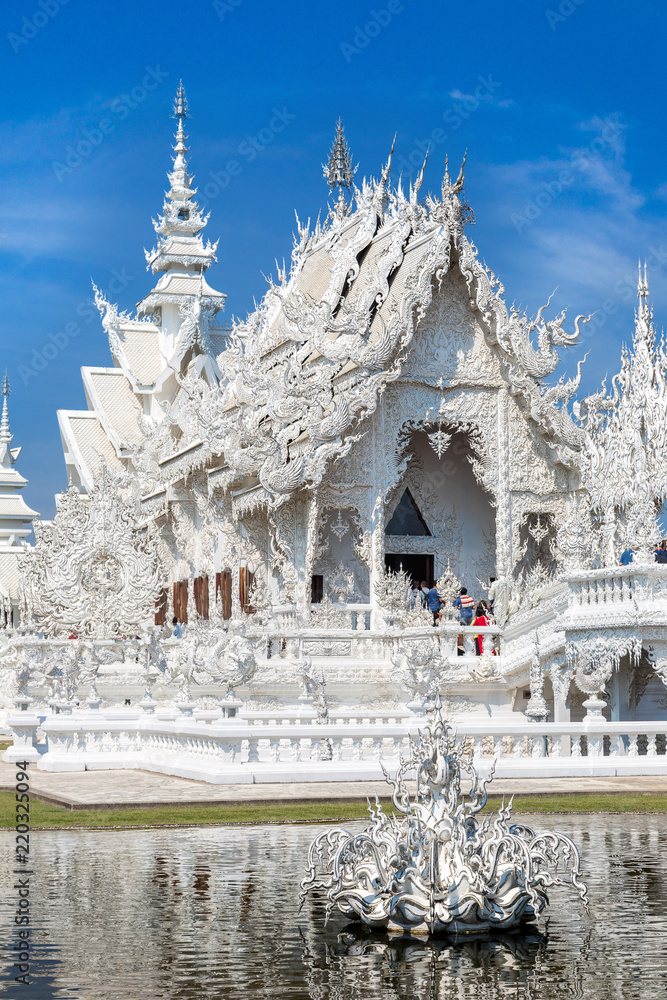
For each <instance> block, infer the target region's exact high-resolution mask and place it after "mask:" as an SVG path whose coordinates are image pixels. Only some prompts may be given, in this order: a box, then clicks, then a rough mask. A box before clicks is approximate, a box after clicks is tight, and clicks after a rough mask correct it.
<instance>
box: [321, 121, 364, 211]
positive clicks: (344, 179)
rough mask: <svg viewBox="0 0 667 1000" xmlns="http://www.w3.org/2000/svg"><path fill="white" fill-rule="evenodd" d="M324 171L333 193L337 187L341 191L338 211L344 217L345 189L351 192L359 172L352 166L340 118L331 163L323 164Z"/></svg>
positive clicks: (330, 155)
mask: <svg viewBox="0 0 667 1000" xmlns="http://www.w3.org/2000/svg"><path fill="white" fill-rule="evenodd" d="M322 170H323V171H324V178H325V180H326V181H327V182H328V184H329V189H330V190H331V191H333V189H334V188H335V187H338V189H339V190H338V208H337V211H338V214H339V215H344V214H345V195H344V194H343V189H344V188H346V189H347V190H348V191H349V190H350V188H351V187H352V179H353V177H354V175H355V174H356V172H357V167H353V166H352V153H351V152H350V147H349V146H348V144H347V139H346V138H345V133H344V131H343V121H342V119H341V118H340V117H339V119H338V122H337V124H336V138H335V139H334V143H333V146H332V147H331V152H330V153H329V161H328V163H326V164H324V163H323V164H322Z"/></svg>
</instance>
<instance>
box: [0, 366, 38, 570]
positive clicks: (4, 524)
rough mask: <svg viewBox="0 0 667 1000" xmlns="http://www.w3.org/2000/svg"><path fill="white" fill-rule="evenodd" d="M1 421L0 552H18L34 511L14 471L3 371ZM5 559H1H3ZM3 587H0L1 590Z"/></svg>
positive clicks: (14, 451)
mask: <svg viewBox="0 0 667 1000" xmlns="http://www.w3.org/2000/svg"><path fill="white" fill-rule="evenodd" d="M2 396H3V400H2V419H1V420H0V552H6V551H8V550H15V549H18V550H19V551H20V549H21V544H22V542H23V539H24V538H26V537H27V536H28V535H29V534H30V532H31V531H32V519H33V517H37V516H38V514H37V511H34V510H31V508H30V507H28V505H27V504H26V502H25V500H24V499H23V497H21V496H19V492H18V491H19V490H22V489H23V487H24V486H25V485H26V483H27V480H26V479H24V478H23V476H22V475H20V473H19V472H18V471H17V469H16V465H15V463H16V459H17V458H18V457H19V455H20V454H21V449H20V448H11V447H10V445H11V443H12V432H11V431H10V429H9V403H8V398H9V378H8V376H7V372H6V371H5V377H4V378H3V380H2ZM3 558H4V557H3ZM1 586H2V584H1V583H0V587H1Z"/></svg>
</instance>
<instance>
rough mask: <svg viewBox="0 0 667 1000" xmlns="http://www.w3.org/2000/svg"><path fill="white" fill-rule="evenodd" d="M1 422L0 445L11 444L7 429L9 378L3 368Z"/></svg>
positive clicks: (9, 433) (10, 436) (9, 432)
mask: <svg viewBox="0 0 667 1000" xmlns="http://www.w3.org/2000/svg"><path fill="white" fill-rule="evenodd" d="M2 397H3V399H2V420H1V421H0V444H4V445H10V444H11V443H12V434H11V431H10V429H9V405H8V403H7V400H8V397H9V377H8V375H7V369H6V368H5V377H4V378H3V380H2Z"/></svg>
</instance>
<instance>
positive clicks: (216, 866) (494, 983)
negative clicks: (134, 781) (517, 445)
mask: <svg viewBox="0 0 667 1000" xmlns="http://www.w3.org/2000/svg"><path fill="white" fill-rule="evenodd" d="M521 818H522V819H523V818H525V819H526V821H527V822H530V823H531V825H533V826H534V827H535V828H536V829H538V830H539V829H540V828H541V827H544V828H546V827H548V828H551V829H555V830H559V831H561V832H562V833H565V834H567V835H568V836H570V837H572V838H573V840H574V841H575V843H577V844H578V845H579V847H580V850H581V855H582V864H583V868H584V872H585V875H586V878H587V880H588V885H589V894H590V897H591V912H590V916H587V915H586V913H585V911H584V910H583V909H582V908H581V907H580V906H579V903H578V901H577V900H576V898H575V896H574V895H572V894H570V893H567V892H566V891H565V890H554V891H553V892H552V895H551V906H550V907H549V909H548V911H547V912H548V914H549V917H548V920H546V919H544V918H542V919H541V920H540V923H539V926H538V928H536V929H535V930H534V931H532V932H530V933H528V934H524V935H516V936H514V935H511V936H506V937H502V938H501V937H499V938H495V939H493V940H482V941H471V942H469V943H464V944H453V943H451V942H447V941H442V942H438V943H435V944H429V943H423V942H419V941H410V940H407V941H406V939H404V938H393V939H392V938H389V937H387V936H386V935H383V934H372V933H363V932H362V931H361V929H360V927H359V926H358V925H354V924H350V923H349V922H348V921H347V920H346V919H345V918H343V917H342V916H341V915H337V916H335V917H334V918H333V919H332V920H331V921H330V923H329V926H328V927H327V928H326V929H325V928H324V927H323V920H324V903H323V900H322V899H317V898H315V899H313V900H309V901H307V903H306V904H305V906H304V909H303V910H302V911H301V913H299V912H298V890H299V882H300V879H301V876H302V874H303V871H304V868H305V861H306V856H307V851H308V845H309V843H310V841H311V840H312V839H313V837H314V836H315V835H316V833H317V832H320V831H321V829H322V828H321V827H312V826H296V827H295V826H277V827H244V828H238V829H233V828H229V827H221V828H208V829H188V830H146V831H134V832H132V831H122V832H120V831H119V832H111V831H95V832H62V833H61V832H47V831H44V832H37V833H34V834H33V839H32V846H33V851H34V854H33V859H32V861H33V866H32V870H33V872H34V874H33V876H32V880H31V881H32V906H33V918H34V924H33V926H34V944H35V952H34V956H33V964H32V970H33V976H32V984H31V986H30V988H28V989H26V988H25V987H24V986H21V985H18V984H16V983H14V982H13V981H12V977H13V975H14V974H15V973H14V971H13V970H12V969H11V966H10V964H9V962H10V961H11V960H9V961H8V960H7V957H6V956H7V954H8V952H7V950H6V948H3V952H2V963H3V979H2V984H1V985H0V997H3V998H5V997H7V998H11V1000H14V998H15V997H26V1000H47V998H52V997H53V998H56V997H57V998H67V1000H70V998H81V1000H158V998H170V1000H171V998H179V1000H180V998H182V1000H213V998H224V1000H227V998H230V1000H232V998H233V1000H247V998H255V997H258V998H264V997H266V998H268V997H272V998H273V997H279V998H281V1000H282V998H293V1000H297V998H299V1000H301V998H303V1000H306V998H311V1000H364V998H369V1000H370V998H400V1000H411V998H422V997H423V998H434V1000H435V998H450V997H451V998H456V1000H463V998H466V1000H467V998H471V1000H472V998H475V1000H487V998H496V997H499V998H500V997H502V998H519V1000H528V998H540V1000H551V998H559V1000H562V998H566V997H582V998H584V997H585V998H586V1000H592V998H596V1000H597V998H600V1000H607V998H614V1000H621V998H622V1000H634V998H637V1000H652V998H657V997H660V998H661V1000H662V998H664V997H666V996H667V816H544V817H530V818H529V817H527V816H526V817H521ZM362 825H363V824H359V823H351V824H346V826H347V827H348V829H351V830H352V829H356V828H361V826H362ZM0 848H1V851H2V868H1V878H2V885H3V886H4V887H10V888H9V891H3V894H2V896H3V898H2V903H1V904H0V920H1V922H2V930H3V941H4V942H6V943H7V944H10V943H11V940H12V935H11V928H12V924H13V917H14V908H15V902H16V900H15V893H14V891H13V890H12V889H11V886H12V885H13V879H14V876H13V874H12V866H11V863H10V859H11V853H12V850H13V836H12V835H11V834H9V833H0Z"/></svg>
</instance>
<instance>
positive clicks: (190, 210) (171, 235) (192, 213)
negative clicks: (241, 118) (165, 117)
mask: <svg viewBox="0 0 667 1000" xmlns="http://www.w3.org/2000/svg"><path fill="white" fill-rule="evenodd" d="M188 116H189V107H188V100H187V97H186V96H185V88H184V87H183V81H182V80H181V82H180V83H179V85H178V90H177V92H176V100H175V102H174V118H176V120H177V122H178V126H177V128H176V135H175V137H174V138H175V140H176V141H175V144H174V147H173V148H174V157H173V164H174V165H173V169H172V170H171V172H170V173H168V174H167V177H168V178H169V191H167V192H166V196H165V201H164V206H163V209H162V211H163V214H162V215H161V216H160V217H159V218H158V220H157V222H156V221H153V226H154V228H155V232H156V233H157V235H158V245H157V250H152V251H150V252H146V259H147V261H148V264H149V267H151V268H152V270H153V273H154V274H155V273H156V272H157V271H166V270H168V269H169V265H170V264H172V263H176V264H184V263H186V264H197V265H198V266H199V268H200V269H201V270H202V271H205V270H206V268H208V267H210V265H211V264H212V262H213V261H214V260H215V259H216V258H215V251H216V249H217V245H218V244H217V243H216V244H215V245H213V244H211V243H210V242H209V243H207V244H206V246H204V244H203V242H202V240H201V238H200V237H198V236H197V234H198V233H199V232H201V230H202V229H203V228H204V227H205V225H206V223H207V222H208V218H209V216H208V215H203V214H202V212H201V210H200V208H199V204H198V203H197V202H196V201H194V200H193V199H194V196H195V195H196V193H197V189H196V188H194V187H193V186H192V182H193V180H194V177H193V175H192V174H190V173H189V172H188V161H187V155H186V154H187V152H188V147H187V146H186V140H187V136H186V134H185V122H186V120H187V118H188Z"/></svg>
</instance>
